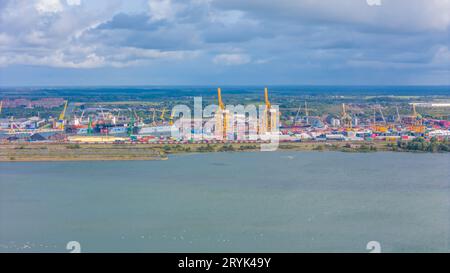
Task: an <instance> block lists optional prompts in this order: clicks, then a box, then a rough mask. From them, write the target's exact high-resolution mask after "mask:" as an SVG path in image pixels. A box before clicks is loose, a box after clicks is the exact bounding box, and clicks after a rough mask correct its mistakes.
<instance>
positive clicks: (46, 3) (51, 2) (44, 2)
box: [34, 0, 63, 13]
mask: <svg viewBox="0 0 450 273" xmlns="http://www.w3.org/2000/svg"><path fill="white" fill-rule="evenodd" d="M34 7H35V8H36V10H37V11H38V12H39V13H57V12H61V11H63V5H62V4H61V2H60V1H59V0H37V1H36V4H35V5H34Z"/></svg>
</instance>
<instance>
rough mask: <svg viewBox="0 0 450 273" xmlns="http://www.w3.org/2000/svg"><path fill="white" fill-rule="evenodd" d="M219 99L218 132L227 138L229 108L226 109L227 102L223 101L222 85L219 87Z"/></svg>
mask: <svg viewBox="0 0 450 273" xmlns="http://www.w3.org/2000/svg"><path fill="white" fill-rule="evenodd" d="M217 100H218V103H219V109H217V113H216V132H217V133H218V134H219V136H221V137H223V139H226V138H227V125H228V118H229V113H228V110H226V109H225V104H224V103H223V101H222V90H221V89H220V87H219V88H217Z"/></svg>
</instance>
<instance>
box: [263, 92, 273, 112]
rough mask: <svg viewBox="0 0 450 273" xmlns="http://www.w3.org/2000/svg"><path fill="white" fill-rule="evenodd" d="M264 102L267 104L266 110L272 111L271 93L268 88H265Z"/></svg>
mask: <svg viewBox="0 0 450 273" xmlns="http://www.w3.org/2000/svg"><path fill="white" fill-rule="evenodd" d="M264 100H265V102H266V108H267V109H270V106H271V105H270V101H269V91H268V90H267V87H265V88H264Z"/></svg>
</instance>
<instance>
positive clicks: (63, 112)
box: [59, 101, 67, 120]
mask: <svg viewBox="0 0 450 273" xmlns="http://www.w3.org/2000/svg"><path fill="white" fill-rule="evenodd" d="M66 109H67V101H65V102H64V109H63V110H62V112H61V114H60V115H59V120H64V117H65V116H66Z"/></svg>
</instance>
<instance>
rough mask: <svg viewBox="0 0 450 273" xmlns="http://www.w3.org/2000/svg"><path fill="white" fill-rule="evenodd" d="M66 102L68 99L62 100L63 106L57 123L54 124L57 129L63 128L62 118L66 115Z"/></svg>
mask: <svg viewBox="0 0 450 273" xmlns="http://www.w3.org/2000/svg"><path fill="white" fill-rule="evenodd" d="M67 103H68V101H67V100H66V101H65V102H64V108H63V110H62V112H61V114H59V119H58V124H57V126H56V127H57V128H58V129H61V130H64V118H65V116H66V110H67Z"/></svg>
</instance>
